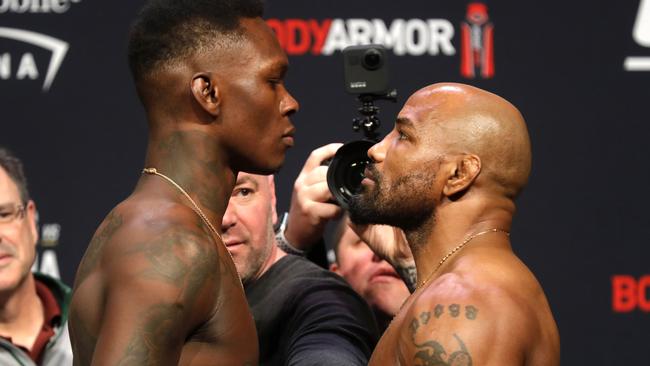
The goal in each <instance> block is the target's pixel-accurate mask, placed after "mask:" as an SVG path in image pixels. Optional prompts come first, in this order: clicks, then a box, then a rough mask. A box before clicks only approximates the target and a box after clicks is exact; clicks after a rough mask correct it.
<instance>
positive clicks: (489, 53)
mask: <svg viewBox="0 0 650 366" xmlns="http://www.w3.org/2000/svg"><path fill="white" fill-rule="evenodd" d="M484 31H485V33H483V68H482V70H481V74H482V76H483V77H484V78H486V79H490V78H492V77H494V26H493V25H492V24H486V25H485V30H484Z"/></svg>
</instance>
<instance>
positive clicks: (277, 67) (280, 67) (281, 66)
mask: <svg viewBox="0 0 650 366" xmlns="http://www.w3.org/2000/svg"><path fill="white" fill-rule="evenodd" d="M268 70H269V72H271V73H278V74H280V77H284V76H285V75H286V74H287V71H288V70H289V64H288V63H287V62H285V61H278V62H275V63H273V64H272V65H270V66H269V69H268Z"/></svg>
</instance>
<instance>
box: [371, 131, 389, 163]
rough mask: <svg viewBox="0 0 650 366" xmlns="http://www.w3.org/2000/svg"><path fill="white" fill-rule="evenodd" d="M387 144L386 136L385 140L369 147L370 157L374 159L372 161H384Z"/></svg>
mask: <svg viewBox="0 0 650 366" xmlns="http://www.w3.org/2000/svg"><path fill="white" fill-rule="evenodd" d="M387 137H388V136H387ZM385 145H386V137H384V139H383V140H381V141H379V142H378V143H376V144H374V145H372V147H371V148H370V149H368V157H369V158H370V159H372V161H374V162H375V163H379V162H382V161H384V158H385V157H386V148H385Z"/></svg>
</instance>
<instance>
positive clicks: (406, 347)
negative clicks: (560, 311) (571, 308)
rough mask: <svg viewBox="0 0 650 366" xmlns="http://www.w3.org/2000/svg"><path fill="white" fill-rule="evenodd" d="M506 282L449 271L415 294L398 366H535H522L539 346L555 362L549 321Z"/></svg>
mask: <svg viewBox="0 0 650 366" xmlns="http://www.w3.org/2000/svg"><path fill="white" fill-rule="evenodd" d="M510 281H511V279H508V278H507V276H502V273H499V272H496V273H491V271H483V270H478V271H470V272H463V271H460V273H457V272H452V273H446V274H444V275H442V276H440V277H439V278H437V279H436V280H435V281H433V282H432V283H430V284H429V285H428V286H427V287H426V288H424V289H422V290H420V291H419V293H416V294H415V296H416V297H415V298H414V300H413V302H412V303H411V305H410V306H409V308H408V309H407V311H406V317H405V318H404V320H405V323H404V326H403V327H402V331H401V337H400V340H401V344H402V346H401V347H400V354H402V355H403V360H404V363H405V364H414V365H415V364H449V365H472V364H480V365H527V364H540V363H528V362H529V360H530V357H531V355H533V354H537V352H538V351H539V350H538V349H535V348H536V347H540V344H542V348H544V349H545V351H546V352H547V353H550V354H551V355H550V356H549V360H551V359H555V358H557V357H555V356H553V353H555V354H558V353H559V349H558V348H559V345H557V344H556V342H554V340H553V335H552V334H547V335H545V331H544V330H543V328H545V327H546V326H547V325H546V324H545V322H548V321H549V319H547V318H544V316H543V318H540V316H539V314H538V313H537V311H538V310H539V308H538V307H537V306H533V300H532V299H528V298H527V297H528V296H529V295H530V294H527V293H522V292H520V291H519V289H520V288H519V286H518V285H513V283H512V282H510ZM546 306H547V305H546ZM547 310H548V309H547ZM547 313H548V315H549V316H550V310H549V311H547ZM550 321H551V322H552V327H553V328H554V327H555V323H554V321H553V320H552V316H551V317H550ZM554 329H555V328H554ZM551 333H552V332H551ZM545 337H546V338H545ZM547 361H548V360H547ZM541 364H545V365H554V364H556V363H555V362H554V361H549V362H544V363H541Z"/></svg>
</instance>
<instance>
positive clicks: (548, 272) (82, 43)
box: [0, 0, 650, 365]
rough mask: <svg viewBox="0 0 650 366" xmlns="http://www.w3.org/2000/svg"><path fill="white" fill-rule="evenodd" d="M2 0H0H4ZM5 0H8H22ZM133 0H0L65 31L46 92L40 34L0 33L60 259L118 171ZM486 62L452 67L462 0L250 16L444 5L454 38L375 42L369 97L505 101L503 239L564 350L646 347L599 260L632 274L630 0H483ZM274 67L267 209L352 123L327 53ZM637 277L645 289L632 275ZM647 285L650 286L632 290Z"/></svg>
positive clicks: (57, 32) (643, 156)
mask: <svg viewBox="0 0 650 366" xmlns="http://www.w3.org/2000/svg"><path fill="white" fill-rule="evenodd" d="M15 1H16V0H12V1H11V2H15ZM24 1H25V0H21V1H19V2H24ZM141 4H142V1H140V0H139V1H120V2H116V1H107V0H103V1H90V0H81V1H79V2H77V3H72V4H71V6H70V9H69V10H67V11H66V12H65V13H62V14H55V13H45V14H43V13H24V14H21V13H11V12H6V13H0V27H9V28H18V29H24V30H30V31H34V32H38V33H43V34H46V35H49V36H52V37H55V38H58V39H61V40H63V41H65V42H67V43H69V46H70V49H69V51H68V53H67V55H66V57H65V59H64V61H63V64H62V66H61V68H60V70H59V72H58V74H57V76H56V79H55V80H54V83H53V85H52V87H51V89H50V90H49V91H48V92H44V91H42V83H43V79H44V75H45V72H46V70H47V65H48V62H49V57H50V52H49V51H47V50H44V49H41V48H39V47H36V46H33V45H28V44H26V43H22V42H17V41H13V40H8V39H4V38H0V56H2V55H5V56H4V57H6V55H7V54H8V55H10V57H11V62H12V65H11V67H12V69H13V70H15V68H16V66H17V65H16V64H17V63H18V62H19V60H20V57H21V56H22V55H23V54H24V53H26V52H29V53H32V54H33V56H34V59H35V61H36V64H37V67H38V71H39V73H40V77H39V78H37V79H36V80H17V79H16V75H15V71H12V75H11V77H10V78H9V79H7V80H2V79H0V126H1V127H2V128H1V129H0V145H3V146H6V147H9V148H11V149H12V150H14V152H15V153H16V154H17V155H19V156H20V157H21V158H22V159H23V161H24V163H25V165H26V169H27V174H28V177H29V179H30V190H31V192H32V195H33V196H34V199H35V201H36V203H37V205H38V209H39V211H40V214H41V222H42V223H59V224H60V225H61V227H62V231H61V237H60V241H59V242H60V244H59V246H58V247H57V248H56V251H57V253H58V259H59V266H60V271H61V277H62V278H63V279H64V280H65V281H66V282H68V283H72V281H73V276H74V271H75V270H76V267H77V264H78V262H79V260H80V258H81V256H82V254H83V252H84V250H85V247H86V245H87V243H88V242H89V239H90V237H91V236H92V234H93V232H94V230H95V228H96V227H97V225H98V224H99V222H100V221H101V219H102V218H103V217H104V216H105V214H106V213H107V212H108V211H109V210H110V209H111V208H112V207H113V206H114V205H115V204H116V203H117V202H119V201H120V200H122V199H123V198H124V197H125V196H126V195H128V194H129V193H130V191H131V189H132V188H133V185H134V183H135V181H136V180H137V179H138V177H139V174H140V170H141V168H142V162H143V158H144V148H145V139H146V126H145V121H144V114H143V111H142V108H141V107H140V105H139V102H138V100H137V98H136V95H135V91H134V88H133V85H132V82H131V79H130V76H129V73H128V68H127V64H126V56H125V47H126V35H127V31H128V26H129V24H130V22H131V20H132V19H133V17H134V16H135V14H136V12H137V9H138V8H139V7H140V6H141ZM487 5H488V7H489V15H490V17H491V21H492V22H493V24H494V27H495V36H494V37H495V38H494V44H495V48H494V50H495V64H496V75H495V77H494V78H492V79H489V80H481V79H464V78H462V77H461V75H460V71H459V65H460V27H459V25H460V22H461V21H462V20H463V19H464V17H465V12H466V7H467V2H466V1H457V0H456V1H454V0H441V1H426V2H425V1H416V0H410V1H401V2H399V3H395V2H393V1H387V0H376V1H369V0H357V1H340V0H336V1H299V0H268V1H267V13H266V16H267V18H276V19H280V20H285V19H288V18H297V19H305V20H306V19H317V20H319V21H322V20H323V19H335V18H338V19H351V18H362V19H373V18H380V19H383V20H384V22H385V23H386V25H387V26H390V24H391V22H392V21H393V20H394V19H398V18H401V19H406V20H408V19H424V20H426V19H446V20H448V21H450V22H451V23H452V24H453V25H454V28H455V35H454V38H453V40H452V43H453V45H454V47H455V49H456V54H455V55H452V56H445V55H436V56H432V55H428V54H425V55H422V56H406V55H405V56H394V55H393V56H391V58H390V67H391V76H392V85H394V86H395V87H396V88H397V89H398V91H399V95H400V97H399V100H398V103H396V104H391V103H387V102H386V103H381V104H380V106H381V107H382V111H381V114H380V117H382V121H383V122H384V126H383V127H382V130H381V131H382V133H386V132H388V130H389V129H390V126H391V125H392V121H393V119H394V117H395V115H396V113H397V112H398V111H399V108H400V106H401V105H402V104H403V103H404V101H405V99H406V97H407V96H408V95H410V94H411V93H413V92H414V91H416V90H417V89H419V88H421V87H423V86H425V85H428V84H431V83H434V82H438V81H457V82H465V83H469V84H472V85H476V86H479V87H481V88H485V89H487V90H490V91H492V92H495V93H497V94H499V95H501V96H503V97H505V98H506V99H508V100H510V101H511V102H512V103H513V104H515V105H516V106H518V107H519V109H520V110H521V112H522V113H523V115H524V116H525V117H526V119H527V122H528V126H529V130H530V135H531V138H532V141H533V159H534V165H533V174H532V177H531V180H530V184H529V187H528V189H527V190H526V191H525V192H524V194H523V196H522V197H521V198H520V200H519V202H518V208H519V211H518V213H517V216H516V220H515V224H514V228H513V233H512V240H513V245H514V248H515V250H516V252H517V253H518V254H519V255H520V257H521V258H522V259H523V260H524V261H525V262H526V263H527V264H528V266H529V267H530V268H531V269H532V270H533V272H534V273H535V274H536V275H537V277H538V279H539V280H540V282H541V283H542V285H543V287H544V289H545V291H546V294H547V296H548V298H549V301H550V304H551V307H552V309H553V312H554V314H555V317H556V320H557V322H558V325H559V328H560V333H561V339H562V363H563V364H565V365H587V364H589V365H591V364H593V365H606V364H612V365H622V364H634V365H639V364H643V365H648V364H650V353H648V351H647V344H648V339H649V338H650V337H648V335H647V334H648V329H650V314H649V313H647V312H643V311H641V310H638V309H637V310H634V311H632V312H629V313H615V312H614V311H613V310H612V287H611V276H613V275H616V274H628V275H632V276H633V277H635V278H637V279H638V278H640V277H641V276H643V275H646V274H650V268H649V265H648V258H649V255H650V248H648V247H647V244H648V237H650V219H649V216H648V213H647V206H648V205H649V204H650V194H649V193H648V190H647V187H648V183H649V182H648V181H649V173H648V168H647V164H648V162H647V160H648V158H649V157H650V143H648V131H649V129H648V127H647V124H648V123H649V122H650V117H649V112H650V71H646V72H641V71H637V72H630V71H625V70H624V68H623V61H624V59H625V57H627V56H650V48H647V47H646V48H644V47H642V46H641V45H639V44H637V43H636V42H635V41H634V39H633V37H632V29H633V25H634V21H635V18H636V14H637V10H638V9H639V1H638V0H631V1H621V2H611V1H602V0H600V1H589V2H587V1H575V2H568V1H559V0H551V1H543V2H542V1H519V2H512V1H503V0H502V1H490V2H488V3H487ZM290 62H291V68H290V71H289V74H288V78H287V81H286V83H287V85H288V88H289V90H290V91H291V92H292V94H293V95H294V96H295V97H296V99H298V100H299V101H300V103H301V111H300V112H299V113H298V114H296V115H295V117H294V118H293V121H294V123H295V124H296V126H297V127H298V133H297V136H296V141H297V145H296V147H295V148H294V149H293V150H292V151H290V153H289V154H288V156H287V160H286V163H285V166H284V167H283V169H282V170H281V171H280V172H279V173H278V175H277V178H276V179H277V180H276V184H277V190H278V202H279V206H280V207H279V208H280V210H285V209H286V208H287V207H288V201H289V198H290V197H291V188H292V184H293V180H294V179H295V178H296V176H297V174H298V172H299V171H300V169H301V167H302V164H303V162H304V160H305V159H306V158H307V156H308V155H309V153H310V151H311V150H313V149H314V148H316V147H318V146H321V145H324V144H326V143H329V142H334V141H338V142H345V141H350V140H353V139H358V138H359V137H360V136H358V135H356V134H355V133H353V132H352V129H351V123H350V121H351V118H352V117H354V116H355V115H356V107H357V103H356V101H355V100H354V98H353V97H352V96H349V95H347V94H345V92H344V89H343V80H342V58H341V55H340V54H339V53H335V54H334V55H331V56H315V55H311V54H309V53H308V54H306V55H301V56H291V57H290ZM648 292H650V289H648ZM647 295H650V294H647Z"/></svg>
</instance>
